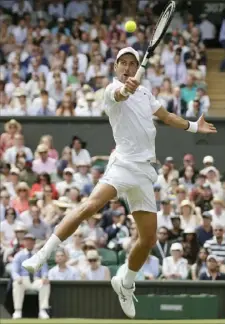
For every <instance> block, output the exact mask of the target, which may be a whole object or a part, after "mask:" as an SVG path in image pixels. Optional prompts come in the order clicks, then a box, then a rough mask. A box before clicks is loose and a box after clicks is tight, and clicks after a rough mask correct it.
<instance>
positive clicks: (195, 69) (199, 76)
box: [187, 60, 205, 84]
mask: <svg viewBox="0 0 225 324" xmlns="http://www.w3.org/2000/svg"><path fill="white" fill-rule="evenodd" d="M187 73H188V74H189V75H190V76H192V77H193V78H194V79H195V81H196V83H198V84H201V83H202V84H204V79H205V78H204V74H203V72H202V71H201V69H200V67H199V66H198V61H197V60H192V61H191V63H190V67H189V69H188V70H187Z"/></svg>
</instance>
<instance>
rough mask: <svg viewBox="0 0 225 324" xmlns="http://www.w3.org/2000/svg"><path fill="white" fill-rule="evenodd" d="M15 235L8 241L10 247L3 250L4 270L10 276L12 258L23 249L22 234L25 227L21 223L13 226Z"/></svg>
mask: <svg viewBox="0 0 225 324" xmlns="http://www.w3.org/2000/svg"><path fill="white" fill-rule="evenodd" d="M14 232H15V237H14V239H13V240H12V241H11V242H10V247H9V248H7V249H6V250H5V251H4V260H5V272H6V274H7V275H9V276H11V271H12V262H13V258H14V256H15V255H16V253H18V252H19V251H21V250H22V249H24V236H25V235H26V234H27V229H26V227H25V226H24V225H23V224H17V225H16V227H15V230H14Z"/></svg>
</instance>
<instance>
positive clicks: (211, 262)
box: [199, 254, 225, 280]
mask: <svg viewBox="0 0 225 324" xmlns="http://www.w3.org/2000/svg"><path fill="white" fill-rule="evenodd" d="M219 263H220V260H219V258H218V257H217V256H216V255H214V254H210V255H209V256H208V257H207V271H206V272H204V273H202V274H201V275H200V278H199V279H200V280H225V274H223V273H221V272H220V271H219Z"/></svg>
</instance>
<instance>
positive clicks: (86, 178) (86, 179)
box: [73, 161, 92, 191]
mask: <svg viewBox="0 0 225 324" xmlns="http://www.w3.org/2000/svg"><path fill="white" fill-rule="evenodd" d="M76 167H77V172H76V173H75V174H74V176H73V179H74V181H75V183H76V186H78V188H79V189H80V190H81V191H83V190H84V186H85V185H90V184H91V183H92V181H91V174H90V172H89V170H90V164H88V163H87V162H85V161H79V162H77V164H76Z"/></svg>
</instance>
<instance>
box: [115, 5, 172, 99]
mask: <svg viewBox="0 0 225 324" xmlns="http://www.w3.org/2000/svg"><path fill="white" fill-rule="evenodd" d="M175 9H176V4H175V1H171V2H169V4H168V5H167V6H166V8H165V9H164V11H163V12H162V13H161V16H160V17H159V20H158V22H157V24H156V26H155V29H154V31H153V34H152V37H151V40H150V42H149V46H148V49H147V51H146V53H145V56H144V58H143V60H142V62H141V65H140V67H139V68H138V70H137V72H136V75H135V79H136V80H137V81H139V82H140V81H141V77H142V75H143V74H144V72H145V69H146V67H147V64H148V61H149V58H150V57H151V56H152V55H153V53H154V50H155V48H156V47H157V46H158V44H159V43H160V41H161V39H162V38H163V36H164V35H165V33H166V31H167V28H168V27H169V25H170V23H171V20H172V19H173V15H174V12H175ZM120 93H121V94H122V95H124V96H129V93H128V92H127V91H126V90H125V87H122V88H121V90H120Z"/></svg>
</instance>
